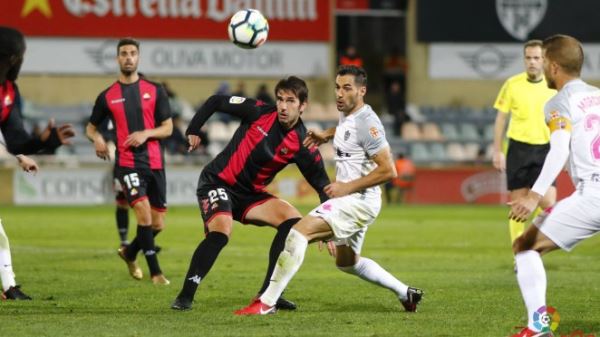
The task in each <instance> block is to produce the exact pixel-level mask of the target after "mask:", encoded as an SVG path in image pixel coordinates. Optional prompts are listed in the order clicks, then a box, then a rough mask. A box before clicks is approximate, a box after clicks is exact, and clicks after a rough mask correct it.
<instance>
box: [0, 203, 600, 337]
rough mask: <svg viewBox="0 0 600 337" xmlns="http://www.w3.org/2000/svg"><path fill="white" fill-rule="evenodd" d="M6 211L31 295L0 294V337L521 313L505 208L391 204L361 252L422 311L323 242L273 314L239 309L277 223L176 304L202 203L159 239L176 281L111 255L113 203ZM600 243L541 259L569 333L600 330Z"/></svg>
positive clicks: (492, 321)
mask: <svg viewBox="0 0 600 337" xmlns="http://www.w3.org/2000/svg"><path fill="white" fill-rule="evenodd" d="M307 210H308V209H307V208H303V209H302V211H303V212H306V211H307ZM0 212H1V216H2V221H3V223H4V227H5V229H6V231H7V233H8V235H9V237H10V239H11V245H12V252H13V264H14V266H15V271H16V273H17V280H18V282H20V283H21V284H22V285H23V289H24V290H25V291H26V292H27V293H28V294H30V295H31V296H33V297H34V298H35V300H34V301H31V302H12V301H4V302H0V336H11V337H16V336H473V337H479V336H507V335H509V333H510V332H512V331H514V330H513V326H515V325H523V324H525V322H526V314H525V310H524V307H523V304H522V300H521V297H520V293H519V289H518V286H517V283H516V279H515V275H514V273H513V271H512V268H513V259H512V255H511V251H510V247H509V242H508V241H509V238H508V229H507V221H506V220H505V218H506V214H507V209H506V208H502V207H473V206H452V207H425V206H418V207H415V206H403V207H384V209H383V211H382V214H381V215H380V217H379V219H378V221H377V223H376V224H374V225H373V226H372V227H371V228H370V230H369V233H368V235H367V240H366V243H365V246H364V248H363V255H365V256H367V257H370V258H372V259H374V260H376V261H378V262H379V263H380V264H381V265H382V266H383V267H384V268H386V269H388V270H389V271H391V272H392V273H393V274H394V275H396V276H397V277H398V278H400V279H401V280H403V281H404V282H406V283H408V284H411V285H414V286H418V287H421V288H423V289H424V290H425V291H426V297H425V300H424V302H423V304H422V305H421V306H420V308H419V312H418V313H416V314H409V313H405V312H403V311H402V310H400V309H401V307H400V304H399V303H398V301H397V300H396V299H395V298H394V296H393V294H392V293H391V292H388V291H386V290H384V289H380V288H377V287H375V286H373V285H371V284H368V283H366V282H364V281H362V280H359V279H357V278H355V277H351V276H349V275H347V274H343V273H341V272H339V271H338V270H337V269H336V268H335V266H334V264H333V261H332V259H331V258H330V257H329V256H328V254H327V253H325V252H321V253H320V252H318V250H317V247H316V245H315V246H311V247H309V251H308V254H307V257H306V259H305V261H304V264H303V266H302V268H301V269H300V271H299V273H298V274H297V275H296V277H295V278H294V279H293V280H292V282H291V283H290V287H289V289H288V290H287V292H286V297H287V298H289V299H291V300H294V301H296V302H297V303H298V305H299V309H298V310H297V311H296V312H280V313H278V314H277V315H272V316H268V317H236V316H234V315H233V314H232V311H233V310H235V309H238V308H240V307H242V306H244V305H246V304H247V303H248V301H249V300H250V298H251V297H252V296H253V295H254V293H255V292H256V290H257V289H258V287H259V285H260V282H261V281H262V278H263V273H264V270H265V268H266V262H267V259H266V256H267V252H268V247H269V244H270V241H271V238H272V236H273V234H274V231H273V230H271V229H268V228H258V227H253V226H241V225H239V224H236V227H235V229H234V232H233V236H232V239H231V240H230V242H229V244H228V246H227V247H226V248H225V249H224V250H223V251H222V253H221V256H220V257H219V260H218V261H217V263H216V264H215V266H214V268H213V270H212V271H211V272H210V274H209V275H208V277H207V278H206V279H205V280H204V282H203V283H202V285H201V287H200V289H199V291H198V294H197V296H196V302H195V304H194V310H192V311H189V312H175V311H173V310H171V309H169V306H170V304H171V302H172V300H173V299H174V297H175V296H176V294H177V292H178V291H179V287H180V285H181V282H182V279H183V276H184V275H185V272H186V270H187V266H188V263H189V259H190V257H191V254H192V252H193V251H194V249H195V247H196V246H197V244H198V242H199V241H200V240H201V239H202V238H203V237H204V235H203V229H202V228H203V227H202V223H201V221H200V217H199V212H198V210H197V209H195V208H179V207H172V208H171V209H170V211H169V213H168V215H167V220H168V221H167V223H168V227H167V229H166V231H164V232H163V234H161V236H160V237H159V239H158V242H159V244H160V245H161V246H163V247H164V250H163V252H162V253H161V254H160V262H161V265H162V268H163V271H164V272H165V274H166V275H167V277H168V278H170V279H171V281H172V284H171V286H169V287H155V286H153V285H152V284H151V283H150V281H149V280H148V279H147V278H146V279H144V280H143V281H135V280H133V279H131V278H130V277H129V276H128V274H127V272H126V268H125V265H124V264H123V262H122V261H120V260H119V259H118V257H117V255H116V254H115V252H116V248H117V234H116V230H115V225H114V212H113V209H112V208H111V207H89V208H83V207H82V208H61V207H55V208H49V207H48V208H43V207H27V208H25V207H22V208H6V207H3V208H2V210H1V211H0ZM131 222H132V223H133V222H134V221H133V217H132V220H131ZM131 227H132V228H133V226H131ZM599 244H600V240H599V238H597V237H596V238H593V239H590V240H588V241H586V242H584V243H583V244H581V245H580V246H579V247H577V249H575V251H574V252H573V253H570V254H566V253H564V252H554V253H552V254H550V255H548V256H547V257H545V258H544V261H545V265H546V268H547V273H548V304H549V305H552V306H554V307H555V308H557V310H558V311H559V312H560V315H561V324H560V326H559V329H558V331H559V332H560V333H562V334H565V335H566V334H567V333H569V332H571V331H573V330H576V329H581V330H584V331H586V332H588V333H591V332H595V333H600V295H599V294H600V291H599V290H600V282H598V275H599V272H600V258H599V257H600V254H599V253H600V247H599ZM140 262H143V259H140ZM142 266H143V267H144V271H145V272H146V270H147V269H146V266H145V262H144V263H143V264H142Z"/></svg>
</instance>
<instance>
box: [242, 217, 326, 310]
mask: <svg viewBox="0 0 600 337" xmlns="http://www.w3.org/2000/svg"><path fill="white" fill-rule="evenodd" d="M332 236H333V231H332V230H331V227H329V224H328V223H327V222H325V220H323V219H322V218H318V217H314V216H311V215H307V216H305V217H304V218H302V220H300V221H299V222H298V223H297V224H295V225H294V227H293V228H292V229H291V230H290V233H289V234H288V237H287V239H286V241H285V247H284V249H283V251H282V252H281V254H280V255H279V258H278V259H277V265H276V266H275V269H274V270H273V276H272V278H271V282H270V284H269V287H268V288H267V290H266V291H265V292H264V293H263V294H262V295H261V296H260V298H259V299H258V300H257V301H255V302H254V303H252V304H250V305H249V306H248V307H246V308H243V309H240V310H237V311H236V312H235V314H236V315H264V314H269V313H274V312H275V303H276V302H277V299H278V298H279V297H280V296H281V293H283V290H284V289H285V288H286V287H287V285H288V283H289V282H290V281H291V279H292V277H293V276H294V275H295V274H296V272H297V271H298V269H300V266H301V265H302V262H303V261H304V254H305V253H306V248H307V246H308V243H309V242H312V241H316V240H323V239H329V238H331V237H332Z"/></svg>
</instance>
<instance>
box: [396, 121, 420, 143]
mask: <svg viewBox="0 0 600 337" xmlns="http://www.w3.org/2000/svg"><path fill="white" fill-rule="evenodd" d="M401 136H402V138H403V139H405V140H421V139H422V138H423V136H422V135H421V129H420V128H419V125H417V124H415V123H412V122H408V123H404V124H402V132H401Z"/></svg>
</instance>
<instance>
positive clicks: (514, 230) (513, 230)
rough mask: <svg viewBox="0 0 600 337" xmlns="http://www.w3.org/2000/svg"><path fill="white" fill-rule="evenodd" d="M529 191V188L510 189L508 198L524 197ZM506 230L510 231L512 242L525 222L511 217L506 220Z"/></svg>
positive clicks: (523, 227) (521, 231) (521, 232)
mask: <svg viewBox="0 0 600 337" xmlns="http://www.w3.org/2000/svg"><path fill="white" fill-rule="evenodd" d="M527 193H529V188H518V189H515V190H511V191H510V194H509V195H510V200H517V199H519V198H521V197H524V196H526V195H527ZM508 230H509V233H510V242H514V241H515V240H516V239H517V238H518V237H519V236H520V235H521V234H523V231H524V230H525V222H522V221H516V220H513V219H509V220H508Z"/></svg>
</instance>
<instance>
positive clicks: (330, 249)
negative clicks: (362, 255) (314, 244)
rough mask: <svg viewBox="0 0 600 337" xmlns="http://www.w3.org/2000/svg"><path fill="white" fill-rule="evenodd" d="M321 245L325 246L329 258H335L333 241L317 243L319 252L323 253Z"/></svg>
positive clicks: (335, 251)
mask: <svg viewBox="0 0 600 337" xmlns="http://www.w3.org/2000/svg"><path fill="white" fill-rule="evenodd" d="M323 245H326V246H327V251H328V252H329V256H333V257H336V255H337V249H336V247H335V243H333V241H326V242H325V241H319V251H323Z"/></svg>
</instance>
